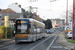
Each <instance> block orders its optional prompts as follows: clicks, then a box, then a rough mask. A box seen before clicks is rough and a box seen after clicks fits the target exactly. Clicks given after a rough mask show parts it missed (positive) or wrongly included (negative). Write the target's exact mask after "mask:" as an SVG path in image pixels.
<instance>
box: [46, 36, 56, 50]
mask: <svg viewBox="0 0 75 50" xmlns="http://www.w3.org/2000/svg"><path fill="white" fill-rule="evenodd" d="M56 38H57V36H56V37H55V38H54V39H53V41H52V42H51V44H50V45H49V46H48V48H47V49H46V50H49V48H50V47H51V45H52V44H53V43H54V41H55V39H56Z"/></svg>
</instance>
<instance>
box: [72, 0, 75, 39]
mask: <svg viewBox="0 0 75 50" xmlns="http://www.w3.org/2000/svg"><path fill="white" fill-rule="evenodd" d="M72 40H75V0H73V14H72Z"/></svg>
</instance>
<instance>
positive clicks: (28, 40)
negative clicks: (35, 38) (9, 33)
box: [15, 38, 32, 42]
mask: <svg viewBox="0 0 75 50" xmlns="http://www.w3.org/2000/svg"><path fill="white" fill-rule="evenodd" d="M31 41H32V40H31V39H29V38H15V42H31Z"/></svg>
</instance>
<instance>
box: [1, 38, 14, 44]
mask: <svg viewBox="0 0 75 50" xmlns="http://www.w3.org/2000/svg"><path fill="white" fill-rule="evenodd" d="M12 40H14V39H11V40H6V41H2V42H0V43H4V42H8V41H12Z"/></svg>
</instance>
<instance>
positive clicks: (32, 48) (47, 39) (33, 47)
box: [30, 35, 52, 50]
mask: <svg viewBox="0 0 75 50" xmlns="http://www.w3.org/2000/svg"><path fill="white" fill-rule="evenodd" d="M51 36H52V35H51ZM51 36H50V37H51ZM50 37H48V38H46V39H45V40H44V41H42V42H41V43H39V44H37V45H35V46H34V47H32V48H31V49H30V50H33V49H34V48H35V47H37V46H39V45H40V44H42V43H43V42H45V41H46V40H48V39H49V38H50Z"/></svg>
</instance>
